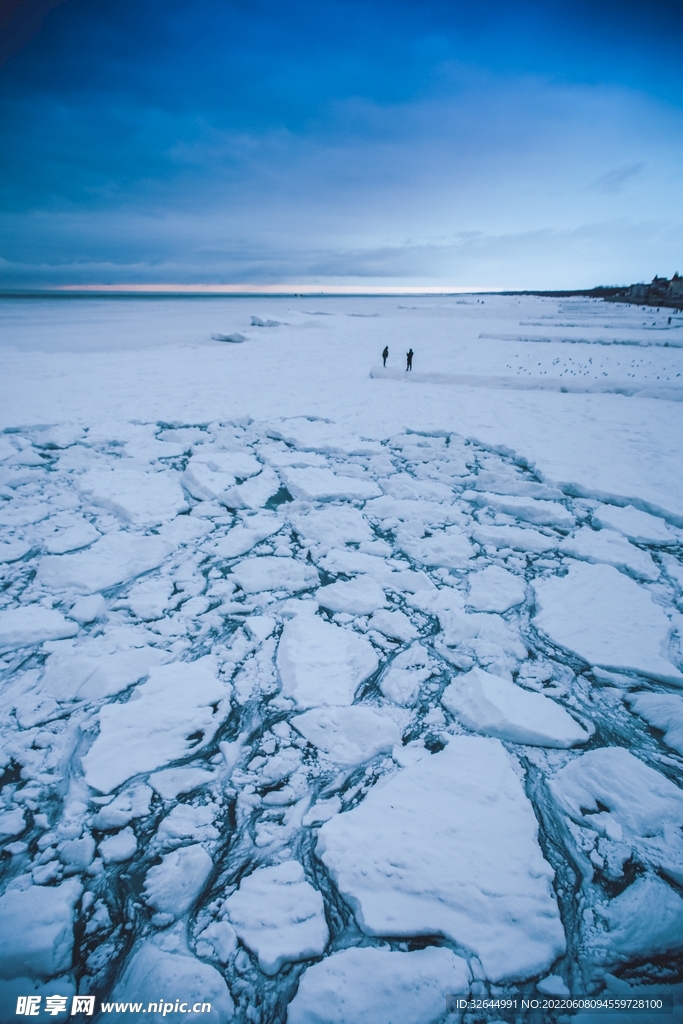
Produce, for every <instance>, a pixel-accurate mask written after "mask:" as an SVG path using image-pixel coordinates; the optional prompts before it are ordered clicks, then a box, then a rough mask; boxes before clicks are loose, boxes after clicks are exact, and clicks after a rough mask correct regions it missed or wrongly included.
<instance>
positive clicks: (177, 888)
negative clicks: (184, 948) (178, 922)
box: [144, 843, 213, 917]
mask: <svg viewBox="0 0 683 1024" xmlns="http://www.w3.org/2000/svg"><path fill="white" fill-rule="evenodd" d="M212 870H213V861H212V860H211V858H210V857H209V855H208V853H207V852H206V850H205V849H204V847H203V846H200V845H199V844H198V843H194V844H193V845H192V846H182V847H181V848H180V849H179V850H173V852H172V853H167V854H166V855H165V856H164V857H162V858H161V864H156V865H155V866H154V867H151V868H150V869H149V871H148V872H147V876H146V878H145V889H144V898H145V900H146V902H147V903H148V904H149V905H150V907H154V909H155V910H156V911H158V912H159V913H162V914H169V915H171V916H172V917H179V916H180V915H181V914H185V913H187V911H188V910H189V909H190V907H191V906H192V905H193V903H194V902H195V900H196V899H197V897H198V896H199V894H200V892H201V891H202V889H203V888H204V886H205V885H206V882H207V879H208V877H209V875H210V874H211V872H212Z"/></svg>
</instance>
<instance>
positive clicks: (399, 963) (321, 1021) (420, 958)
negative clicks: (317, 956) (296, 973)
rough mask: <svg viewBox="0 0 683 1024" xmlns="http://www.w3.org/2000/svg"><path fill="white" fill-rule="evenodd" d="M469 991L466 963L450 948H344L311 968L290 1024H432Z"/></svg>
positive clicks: (291, 1012)
mask: <svg viewBox="0 0 683 1024" xmlns="http://www.w3.org/2000/svg"><path fill="white" fill-rule="evenodd" d="M468 990H469V972H468V969H467V961H466V960H463V959H462V958H461V957H459V956H456V955H455V954H454V953H452V952H451V951H450V950H449V949H437V948H434V947H431V948H429V949H419V950H415V952H413V953H400V952H395V953H394V952H391V951H390V950H388V949H374V948H373V947H371V946H370V947H365V948H363V949H344V950H342V951H341V952H339V953H333V954H332V956H329V957H327V959H325V960H323V961H322V962H321V963H319V964H315V965H314V966H313V967H309V968H308V970H307V971H306V973H305V974H304V976H303V977H302V979H301V982H300V984H299V989H298V991H297V994H296V996H295V997H294V999H293V1000H292V1002H291V1004H290V1006H289V1010H288V1012H287V1024H358V1022H359V1021H372V1022H373V1024H433V1021H435V1020H438V1019H439V1018H440V1017H441V1016H442V1014H443V1012H444V1007H445V1005H446V996H447V995H453V994H457V993H460V994H466V993H467V992H468Z"/></svg>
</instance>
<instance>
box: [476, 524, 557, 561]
mask: <svg viewBox="0 0 683 1024" xmlns="http://www.w3.org/2000/svg"><path fill="white" fill-rule="evenodd" d="M472 537H473V539H474V540H476V542H477V543H478V544H484V545H485V546H488V545H490V546H491V547H494V548H512V550H513V551H532V552H535V553H536V554H542V553H543V552H544V551H553V550H554V549H555V548H556V547H557V537H546V535H545V534H543V533H539V531H538V530H533V529H532V528H531V527H528V528H526V529H525V528H524V527H521V526H490V525H489V524H488V523H486V524H482V525H480V526H475V527H474V529H473V530H472Z"/></svg>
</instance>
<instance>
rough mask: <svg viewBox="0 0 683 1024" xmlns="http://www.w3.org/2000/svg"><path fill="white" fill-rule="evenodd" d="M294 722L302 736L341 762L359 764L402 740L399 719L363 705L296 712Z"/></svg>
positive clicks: (331, 758) (326, 754)
mask: <svg viewBox="0 0 683 1024" xmlns="http://www.w3.org/2000/svg"><path fill="white" fill-rule="evenodd" d="M292 725H293V726H294V728H295V729H296V730H297V732H300V733H301V735H302V736H305V738H306V739H307V740H308V742H309V743H312V744H313V745H314V746H316V747H317V748H318V750H320V751H322V753H323V754H324V755H325V756H326V757H329V759H330V760H331V761H336V762H337V763H339V764H347V765H355V764H362V763H363V761H367V760H369V759H370V758H371V757H375V755H376V754H380V753H381V752H382V751H387V750H391V748H392V747H393V746H394V744H395V743H399V742H400V740H401V732H400V729H399V728H398V725H397V724H396V722H395V721H392V719H391V718H389V717H388V716H387V715H383V714H380V713H378V712H377V711H375V710H374V709H373V708H371V707H368V706H366V705H363V704H354V705H352V706H351V707H341V708H333V707H332V708H330V707H327V708H313V709H312V710H311V711H305V712H304V714H303V715H296V717H295V718H293V719H292Z"/></svg>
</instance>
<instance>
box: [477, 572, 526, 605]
mask: <svg viewBox="0 0 683 1024" xmlns="http://www.w3.org/2000/svg"><path fill="white" fill-rule="evenodd" d="M468 583H469V587H470V595H469V598H468V600H467V604H468V605H469V606H470V607H471V608H475V609H476V610H477V611H479V612H506V611H507V610H508V608H513V607H514V606H515V605H516V604H521V603H522V601H523V600H524V597H525V594H526V583H525V581H524V579H523V577H521V576H515V575H513V573H511V572H509V571H508V570H507V569H503V567H502V566H500V565H488V566H487V567H486V568H485V569H482V571H481V572H475V573H472V574H471V575H470V576H469V577H468Z"/></svg>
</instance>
